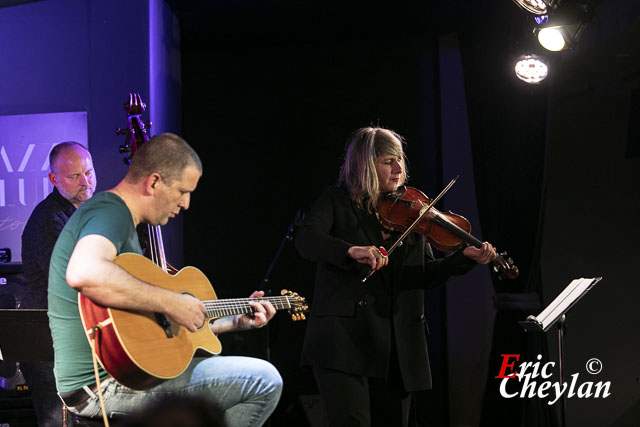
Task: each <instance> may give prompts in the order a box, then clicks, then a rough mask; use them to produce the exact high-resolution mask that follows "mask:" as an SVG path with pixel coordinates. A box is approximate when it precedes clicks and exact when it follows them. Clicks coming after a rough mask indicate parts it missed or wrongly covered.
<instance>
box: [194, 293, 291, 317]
mask: <svg viewBox="0 0 640 427" xmlns="http://www.w3.org/2000/svg"><path fill="white" fill-rule="evenodd" d="M290 300H291V297H289V296H286V295H284V296H275V297H264V298H231V299H221V300H206V301H202V302H203V303H204V306H205V307H206V309H207V313H206V316H207V318H218V317H224V316H231V315H234V314H247V313H253V311H254V309H253V307H251V306H250V305H249V301H269V302H271V304H273V306H274V307H275V309H276V310H286V309H290V308H291V301H290Z"/></svg>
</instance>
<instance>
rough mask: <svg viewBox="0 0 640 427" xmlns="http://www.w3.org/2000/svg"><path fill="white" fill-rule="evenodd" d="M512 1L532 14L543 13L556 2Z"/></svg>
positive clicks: (538, 0) (539, 0) (535, 0)
mask: <svg viewBox="0 0 640 427" xmlns="http://www.w3.org/2000/svg"><path fill="white" fill-rule="evenodd" d="M513 2H514V3H515V4H517V5H518V6H520V7H521V8H522V9H524V10H526V11H527V12H531V13H533V14H534V15H545V14H547V13H549V9H553V8H555V6H556V3H557V1H553V0H544V1H543V0H513Z"/></svg>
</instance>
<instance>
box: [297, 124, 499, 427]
mask: <svg viewBox="0 0 640 427" xmlns="http://www.w3.org/2000/svg"><path fill="white" fill-rule="evenodd" d="M403 145H404V140H403V138H402V137H401V136H400V135H398V134H397V133H395V132H393V131H391V130H388V129H383V128H379V127H368V128H362V129H359V130H357V131H356V132H355V133H354V134H353V136H352V138H351V139H350V141H349V143H348V145H347V149H346V156H345V160H344V163H343V164H342V167H341V169H340V175H339V178H338V184H337V186H335V187H328V188H327V189H326V190H325V191H324V193H323V194H322V195H321V196H320V198H319V199H318V200H317V201H316V202H315V203H314V204H313V206H312V208H311V210H310V212H309V214H308V215H307V217H306V220H305V223H304V225H303V226H302V227H301V229H300V231H299V232H298V234H297V236H296V240H295V243H296V248H297V249H298V251H299V252H300V254H301V255H302V256H303V257H304V258H307V259H309V260H312V261H314V262H316V263H317V271H316V282H315V289H314V297H313V305H312V310H311V317H310V319H309V323H308V325H307V332H306V336H305V340H304V346H303V350H302V363H303V365H309V366H311V367H312V368H313V372H314V375H315V378H316V382H317V384H318V388H319V390H320V394H321V396H322V400H323V404H324V409H325V423H326V425H328V426H340V427H341V426H351V425H354V426H356V425H357V426H369V425H373V426H378V425H379V426H406V425H407V423H408V418H409V405H410V401H411V392H413V391H418V390H425V389H429V388H431V373H430V368H429V360H428V355H427V345H426V337H425V328H426V321H425V316H424V289H426V288H430V287H435V286H438V285H441V284H443V283H445V282H446V281H447V280H448V279H449V278H451V277H452V276H454V275H462V274H465V273H467V272H468V271H469V270H471V268H473V266H474V265H476V263H481V264H487V263H489V262H490V261H491V260H493V259H494V258H495V256H496V252H495V249H494V248H493V247H492V246H491V244H489V243H486V242H485V243H483V244H482V246H481V247H480V248H476V247H473V246H467V247H465V248H464V249H461V250H459V251H457V252H455V253H453V254H452V255H449V256H447V257H444V258H440V259H435V258H434V255H433V252H432V250H431V247H430V245H429V244H428V243H427V242H426V240H425V237H424V236H423V235H421V234H417V233H411V234H409V235H408V236H407V237H406V239H405V240H404V243H403V245H402V246H399V247H398V248H397V250H396V251H394V252H393V253H392V254H390V255H389V256H387V252H386V248H389V247H391V245H393V243H394V241H395V240H396V239H397V238H398V237H399V235H400V233H398V232H395V231H389V230H386V229H385V228H383V227H382V226H381V223H380V220H379V217H378V215H377V212H376V207H377V205H378V202H379V200H381V197H382V195H384V194H385V193H387V192H390V191H395V190H397V189H398V187H399V186H401V185H403V184H404V183H405V181H406V179H407V167H406V164H407V162H406V158H405V154H404V151H403ZM371 269H375V270H379V271H377V272H376V274H374V275H372V276H371V278H370V279H368V280H367V282H366V283H364V284H363V283H361V279H362V278H363V276H365V275H366V274H367V272H368V271H369V270H371Z"/></svg>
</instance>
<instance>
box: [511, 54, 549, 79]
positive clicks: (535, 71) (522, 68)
mask: <svg viewBox="0 0 640 427" xmlns="http://www.w3.org/2000/svg"><path fill="white" fill-rule="evenodd" d="M514 70H515V72H516V76H517V77H518V78H519V79H520V80H522V81H523V82H526V83H529V84H538V83H540V82H541V81H543V80H544V79H545V78H547V75H548V74H549V67H548V65H547V62H546V61H545V59H544V58H542V57H541V56H538V55H522V56H521V57H519V58H518V61H517V62H516V65H515V67H514Z"/></svg>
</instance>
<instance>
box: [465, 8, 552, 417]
mask: <svg viewBox="0 0 640 427" xmlns="http://www.w3.org/2000/svg"><path fill="white" fill-rule="evenodd" d="M507 6H509V7H510V6H512V5H511V4H509V5H507ZM502 13H503V14H496V15H493V16H487V17H485V18H486V19H485V20H483V22H482V25H477V26H473V27H470V28H468V29H467V30H466V31H464V32H462V33H461V35H460V38H461V46H462V56H463V62H464V64H465V70H466V73H465V84H466V91H467V103H468V108H469V116H470V118H469V123H470V128H471V135H472V137H471V139H472V147H473V157H474V170H475V179H476V190H477V197H478V211H479V215H480V222H481V226H482V231H483V237H484V239H485V240H489V241H491V242H492V243H493V244H494V245H495V246H496V247H497V249H498V250H499V251H505V250H506V251H508V253H509V256H510V257H512V258H513V259H514V261H515V263H516V265H517V266H518V267H519V270H520V275H519V277H518V278H517V279H515V280H508V279H505V280H498V279H497V278H495V277H494V288H495V292H496V296H495V304H494V305H495V308H496V317H495V324H494V332H493V342H492V347H491V353H490V358H489V373H488V378H487V386H486V391H485V401H484V405H483V415H482V420H481V425H483V426H495V425H514V426H517V425H522V426H553V425H556V424H557V418H556V416H557V415H556V413H555V410H556V409H555V408H552V407H549V406H548V405H546V404H544V403H541V402H540V401H538V400H537V399H505V398H503V397H502V396H501V395H500V392H499V385H500V381H501V380H500V379H497V378H495V376H496V375H498V372H499V369H500V365H501V363H502V360H503V359H502V356H501V355H502V354H520V355H521V356H520V360H524V361H530V360H536V359H535V358H536V356H537V355H538V354H542V355H543V357H544V358H545V360H548V351H547V346H546V340H545V336H544V335H543V334H526V333H525V332H524V330H523V329H522V328H521V327H520V326H519V325H518V321H521V320H524V319H525V318H526V317H527V316H528V315H530V314H537V313H538V312H539V311H540V308H541V305H540V301H542V296H543V295H542V283H541V272H540V251H541V247H542V242H541V236H542V226H543V223H542V212H543V208H544V204H543V196H544V183H545V167H546V143H547V113H546V112H547V111H548V110H547V107H548V99H549V89H548V86H547V83H545V82H543V83H542V84H540V85H528V84H525V83H524V82H521V81H520V80H517V79H515V78H514V76H513V69H512V64H513V63H515V59H516V58H517V56H519V55H520V54H521V53H522V52H523V48H524V47H525V46H524V43H523V42H522V41H521V40H522V39H523V37H522V31H523V30H522V28H526V25H523V22H522V21H523V15H522V13H521V11H520V10H518V9H517V8H510V9H509V10H504V11H502ZM498 17H499V19H497V18H498ZM492 18H493V19H492ZM484 26H491V27H492V28H502V30H500V31H491V32H488V31H482V27H484ZM477 64H484V66H478V65H477ZM497 64H500V65H497Z"/></svg>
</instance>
